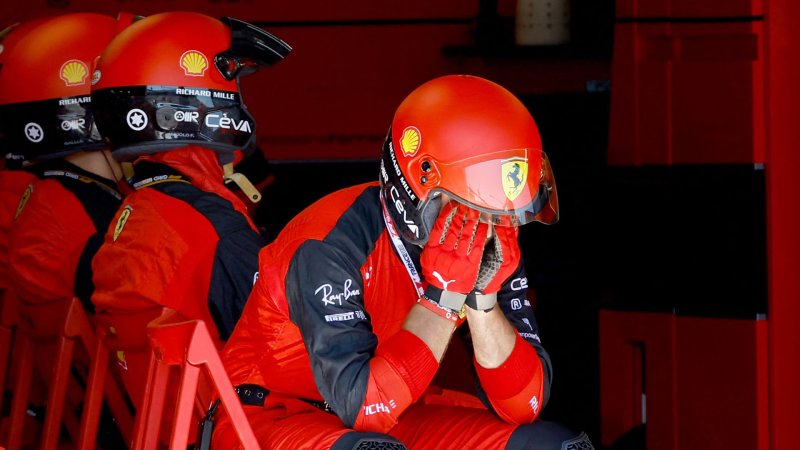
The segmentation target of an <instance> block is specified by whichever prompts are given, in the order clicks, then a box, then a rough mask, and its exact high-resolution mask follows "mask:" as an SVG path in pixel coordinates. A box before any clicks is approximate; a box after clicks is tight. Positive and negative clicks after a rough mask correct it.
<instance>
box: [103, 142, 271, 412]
mask: <svg viewBox="0 0 800 450" xmlns="http://www.w3.org/2000/svg"><path fill="white" fill-rule="evenodd" d="M134 170H135V176H134V177H133V179H132V180H129V182H130V183H131V185H132V187H133V188H134V189H135V191H134V192H133V193H131V194H130V195H128V196H127V197H126V198H125V201H124V202H123V203H122V206H121V207H120V209H119V211H118V212H117V215H116V216H115V219H114V221H112V224H111V226H110V227H109V229H108V233H107V234H106V236H105V242H104V244H103V246H102V247H101V248H100V251H99V252H98V254H97V257H96V258H95V261H94V269H95V276H94V282H95V286H96V289H95V293H94V296H93V297H92V303H94V305H95V308H96V309H97V311H98V313H100V312H103V313H109V314H119V315H124V314H127V313H134V312H143V311H147V310H153V309H157V308H159V307H167V308H171V309H173V310H176V311H177V312H178V313H180V314H181V315H182V316H183V317H185V318H189V319H203V320H204V321H205V322H206V323H207V324H209V330H210V331H211V333H212V337H213V338H214V339H215V340H216V341H217V342H218V345H219V346H220V347H221V340H224V339H225V338H227V337H228V335H229V334H230V332H231V331H232V330H233V327H234V325H235V324H236V321H237V320H238V318H239V315H240V313H241V310H242V308H243V307H244V303H245V301H246V300H247V297H248V295H249V294H250V290H251V289H252V286H253V281H254V277H255V275H256V272H257V270H258V251H259V250H260V249H261V248H262V247H263V246H264V245H265V244H266V242H265V241H264V239H263V238H262V237H261V235H260V234H259V233H258V231H257V229H256V227H255V226H254V225H253V223H252V222H251V221H250V219H249V217H248V216H247V214H246V208H245V206H244V204H243V203H242V201H241V200H239V198H238V197H237V196H236V195H235V194H234V193H233V192H232V191H231V190H229V189H228V188H227V187H226V186H225V184H224V182H223V170H222V167H221V166H220V163H219V160H218V155H217V154H216V153H215V152H214V151H212V150H209V149H205V148H202V147H198V146H186V147H182V148H180V149H175V150H170V151H166V152H161V153H156V154H154V155H150V156H144V157H140V158H139V159H138V160H137V161H136V163H135V164H134ZM141 333H144V330H143V329H142V330H141ZM143 353H144V352H143ZM117 357H118V358H119V363H120V366H122V368H123V379H124V382H125V386H126V389H127V390H128V393H129V395H131V397H132V398H133V399H134V404H138V402H139V401H140V400H141V398H142V395H143V392H144V386H145V382H146V380H147V376H146V373H147V355H146V354H139V355H137V354H123V353H118V354H117ZM137 406H138V405H137Z"/></svg>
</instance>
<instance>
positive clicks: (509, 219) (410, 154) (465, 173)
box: [380, 75, 558, 244]
mask: <svg viewBox="0 0 800 450" xmlns="http://www.w3.org/2000/svg"><path fill="white" fill-rule="evenodd" d="M380 181H381V188H382V195H383V198H384V199H385V202H386V207H387V209H388V211H389V213H390V214H391V215H392V218H393V220H394V222H395V223H396V224H397V227H398V231H399V232H400V233H401V234H402V236H403V237H404V239H406V240H407V241H409V242H412V243H416V244H424V243H425V242H427V239H428V233H429V232H430V229H431V227H432V226H433V222H434V221H435V220H436V217H437V215H438V213H439V210H440V209H441V197H442V194H445V195H447V196H448V197H449V198H450V199H451V200H455V201H457V202H460V203H462V204H464V205H467V206H469V207H471V208H474V209H476V210H478V211H480V212H481V217H482V218H483V220H485V221H489V222H492V223H494V224H495V225H498V226H518V225H522V224H525V223H528V222H532V221H538V222H542V223H546V224H551V223H555V222H556V221H557V220H558V194H557V192H556V184H555V178H554V177H553V171H552V169H551V168H550V163H549V161H548V159H547V155H546V154H545V153H544V151H543V150H542V141H541V138H540V137H539V130H538V129H537V127H536V122H534V120H533V117H531V115H530V113H529V112H528V110H527V109H526V107H525V105H523V104H522V102H520V101H519V100H518V99H517V98H516V97H515V96H514V95H513V94H511V93H510V92H509V91H507V90H506V89H504V88H503V87H501V86H499V85H497V84H495V83H493V82H491V81H488V80H485V79H483V78H478V77H474V76H466V75H450V76H444V77H440V78H436V79H434V80H431V81H429V82H427V83H425V84H423V85H422V86H420V87H418V88H417V89H415V90H414V91H413V92H412V93H411V94H409V95H408V97H406V98H405V100H403V102H402V103H401V104H400V106H399V107H398V108H397V112H396V113H395V115H394V120H393V121H392V126H391V128H390V129H389V133H388V135H387V137H386V141H385V143H384V146H383V152H382V161H381V175H380Z"/></svg>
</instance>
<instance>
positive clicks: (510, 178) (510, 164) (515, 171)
mask: <svg viewBox="0 0 800 450" xmlns="http://www.w3.org/2000/svg"><path fill="white" fill-rule="evenodd" d="M500 167H501V170H500V171H501V173H502V177H503V180H502V183H503V191H504V192H505V193H506V197H508V199H509V200H511V201H512V202H513V201H514V199H516V198H517V197H519V194H521V193H522V190H523V189H525V186H526V183H525V182H526V181H527V180H528V160H527V159H526V158H513V159H509V160H506V161H503V164H502V165H501V166H500Z"/></svg>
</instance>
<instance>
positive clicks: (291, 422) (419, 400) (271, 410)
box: [215, 76, 592, 450]
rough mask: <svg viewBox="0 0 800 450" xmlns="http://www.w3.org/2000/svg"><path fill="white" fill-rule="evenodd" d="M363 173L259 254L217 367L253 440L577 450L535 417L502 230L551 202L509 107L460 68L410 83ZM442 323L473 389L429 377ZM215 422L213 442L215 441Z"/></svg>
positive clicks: (523, 313) (518, 114)
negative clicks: (378, 159) (376, 159)
mask: <svg viewBox="0 0 800 450" xmlns="http://www.w3.org/2000/svg"><path fill="white" fill-rule="evenodd" d="M379 180H380V182H379V183H368V184H364V185H359V186H354V187H351V188H347V189H343V190H340V191H338V192H335V193H333V194H330V195H328V196H327V197H324V198H323V199H321V200H319V201H318V202H316V203H314V204H313V205H311V206H310V207H309V208H307V209H306V210H305V211H303V212H302V213H300V214H299V215H298V216H297V217H295V218H294V219H293V220H292V221H291V222H290V223H289V224H288V225H287V226H286V228H285V229H284V230H283V231H282V232H281V233H280V235H279V236H278V237H277V239H276V240H275V241H274V242H273V243H271V244H270V245H269V246H268V247H266V248H265V249H264V250H262V251H261V254H260V259H259V279H258V281H257V283H256V285H255V287H254V288H253V292H252V294H251V296H250V299H249V300H248V302H247V305H246V307H245V310H244V313H243V315H242V317H241V319H240V321H239V324H238V325H237V326H236V329H235V330H234V333H233V335H232V336H231V338H230V340H229V341H228V343H227V344H226V347H225V349H224V352H223V362H224V364H225V365H226V368H227V370H228V372H229V374H230V376H231V380H232V381H233V383H234V385H236V386H238V388H237V390H238V393H239V397H240V398H241V400H242V402H243V403H244V404H245V405H246V406H245V409H246V413H247V414H248V417H249V419H250V422H251V424H252V426H253V427H254V431H255V433H256V435H257V437H258V438H259V439H260V443H261V444H262V446H264V447H265V448H270V449H299V448H309V449H321V448H333V449H336V450H339V449H351V448H367V446H368V445H373V444H375V445H378V443H380V445H383V447H380V448H398V449H399V448H404V447H403V446H407V447H408V448H413V449H427V448H448V449H454V448H464V449H490V448H491V449H494V448H515V449H516V448H536V449H550V448H553V449H562V448H569V449H572V448H578V449H586V448H592V447H591V443H589V441H588V438H587V437H586V435H585V434H582V433H581V434H578V433H574V432H570V431H569V430H567V429H565V428H563V427H561V426H559V425H557V424H553V423H548V422H543V421H537V420H536V419H537V417H538V416H539V414H540V413H541V411H542V408H543V407H544V405H545V403H546V402H547V400H548V397H549V390H550V382H551V373H552V370H551V364H550V358H549V356H548V354H547V352H546V351H545V349H544V348H543V347H542V345H541V343H540V340H539V336H538V334H537V324H536V319H535V318H534V314H533V310H532V308H531V305H530V303H529V302H528V301H527V300H526V299H527V295H526V294H527V278H526V275H525V272H524V267H523V263H522V261H521V258H520V249H519V246H518V243H517V233H518V231H517V227H518V226H519V225H522V224H525V223H528V222H531V221H540V222H544V223H553V222H555V221H556V220H557V219H558V200H557V194H556V186H555V180H554V178H553V174H552V171H551V169H550V165H549V163H548V160H547V157H546V155H545V153H544V152H543V151H542V149H541V141H540V138H539V133H538V130H537V128H536V124H535V123H534V121H533V118H532V117H531V116H530V114H529V113H528V111H527V110H526V109H525V107H524V105H523V104H522V103H521V102H520V101H519V100H517V99H516V98H515V97H514V96H513V95H512V94H511V93H509V92H508V91H507V90H505V89H504V88H502V87H500V86H498V85H497V84H494V83H492V82H490V81H487V80H484V79H481V78H477V77H472V76H446V77H441V78H437V79H434V80H432V81H430V82H428V83H425V84H423V85H422V86H421V87H419V88H417V89H416V90H415V91H413V92H412V93H411V94H410V95H409V96H408V97H407V98H406V99H405V100H404V101H403V102H402V104H401V105H400V107H399V109H398V110H397V112H396V114H395V116H394V120H393V122H392V127H391V128H390V131H389V134H388V136H387V139H386V142H385V144H384V147H383V152H382V164H381V170H380V177H379ZM460 326H463V328H462V329H461V331H463V332H464V333H463V334H464V335H466V336H467V337H468V339H469V341H470V342H471V344H470V345H469V347H470V348H471V349H472V350H473V354H474V371H475V372H476V373H477V378H478V380H479V386H480V388H479V390H478V397H472V396H471V395H468V394H465V393H460V394H459V395H457V394H455V393H453V392H450V391H443V390H442V389H437V388H434V387H432V386H431V385H430V384H431V380H432V379H433V377H434V374H435V373H436V371H437V369H438V368H439V363H440V361H441V359H442V357H443V355H444V354H445V350H446V349H447V346H448V343H449V342H450V339H451V337H452V336H453V334H454V332H455V331H456V330H457V329H458V328H459V327H460ZM470 372H471V370H470V368H468V367H464V370H463V376H464V377H471V376H472V375H471V373H470ZM479 398H480V400H479ZM481 400H482V401H481ZM218 422H219V423H218V426H217V428H216V432H215V433H216V437H215V439H216V441H215V444H216V447H217V448H232V447H233V443H234V435H233V434H232V427H231V425H230V423H229V422H227V419H226V418H224V417H221V418H220V419H219V421H218ZM382 433H385V434H382ZM562 445H564V446H566V447H562ZM369 448H373V447H369ZM375 448H377V447H375Z"/></svg>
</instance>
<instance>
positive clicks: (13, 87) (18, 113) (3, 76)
mask: <svg viewBox="0 0 800 450" xmlns="http://www.w3.org/2000/svg"><path fill="white" fill-rule="evenodd" d="M132 20H133V16H132V15H130V14H120V16H119V17H118V18H117V19H114V18H113V17H109V16H105V15H101V14H90V13H83V14H67V15H63V16H58V17H52V18H46V19H38V20H34V21H31V22H26V23H23V24H20V25H12V26H11V27H9V28H7V29H6V30H5V31H3V32H2V33H0V116H1V117H2V120H0V147H2V149H3V152H4V153H5V154H6V155H7V158H9V159H10V160H19V159H23V158H24V159H26V160H46V159H52V158H59V157H63V156H66V155H69V154H71V153H75V152H77V151H79V150H87V149H93V148H101V147H103V146H104V144H103V142H102V139H101V138H100V135H99V134H98V132H97V129H96V127H95V123H94V118H93V116H92V113H91V109H90V108H91V105H90V103H91V98H90V97H89V95H90V90H91V82H92V71H93V69H94V63H95V60H96V59H97V57H98V56H99V55H100V53H101V52H102V51H103V49H104V48H105V46H106V44H108V42H109V41H111V38H113V37H114V36H115V35H116V34H117V33H118V32H119V31H120V30H121V29H123V28H124V27H126V26H127V25H129V24H130V23H131V22H132Z"/></svg>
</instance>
